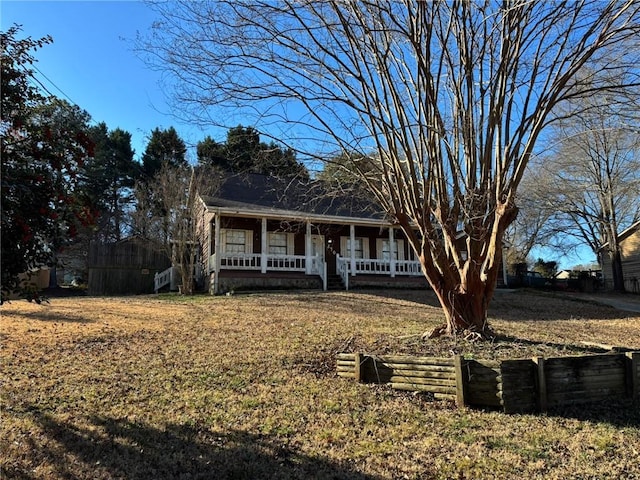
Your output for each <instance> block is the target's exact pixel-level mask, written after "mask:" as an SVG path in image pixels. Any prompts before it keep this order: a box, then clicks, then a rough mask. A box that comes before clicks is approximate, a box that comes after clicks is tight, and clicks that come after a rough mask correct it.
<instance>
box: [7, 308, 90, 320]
mask: <svg viewBox="0 0 640 480" xmlns="http://www.w3.org/2000/svg"><path fill="white" fill-rule="evenodd" d="M81 313H85V312H81ZM2 317H3V318H5V319H12V320H15V319H17V320H19V321H22V320H23V319H24V318H27V319H29V320H37V321H40V322H51V323H94V322H95V320H92V319H90V318H87V316H85V315H83V314H81V315H71V314H68V313H58V312H54V311H52V310H51V309H47V307H46V306H45V308H44V309H42V310H41V311H39V312H12V311H2Z"/></svg>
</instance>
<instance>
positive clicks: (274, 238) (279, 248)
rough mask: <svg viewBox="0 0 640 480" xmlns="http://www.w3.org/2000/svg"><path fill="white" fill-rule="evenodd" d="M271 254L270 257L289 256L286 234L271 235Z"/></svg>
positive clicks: (269, 246)
mask: <svg viewBox="0 0 640 480" xmlns="http://www.w3.org/2000/svg"><path fill="white" fill-rule="evenodd" d="M268 248H269V254H270V255H286V254H287V234H286V233H269V245H268Z"/></svg>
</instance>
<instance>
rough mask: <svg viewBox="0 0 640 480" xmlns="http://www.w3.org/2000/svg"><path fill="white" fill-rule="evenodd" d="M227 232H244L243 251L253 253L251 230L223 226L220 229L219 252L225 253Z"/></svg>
mask: <svg viewBox="0 0 640 480" xmlns="http://www.w3.org/2000/svg"><path fill="white" fill-rule="evenodd" d="M227 232H243V233H244V253H245V254H247V253H253V231H252V230H241V229H238V228H223V229H221V231H220V252H221V253H227Z"/></svg>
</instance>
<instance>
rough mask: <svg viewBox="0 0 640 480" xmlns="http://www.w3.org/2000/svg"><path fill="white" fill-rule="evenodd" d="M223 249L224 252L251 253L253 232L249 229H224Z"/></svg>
mask: <svg viewBox="0 0 640 480" xmlns="http://www.w3.org/2000/svg"><path fill="white" fill-rule="evenodd" d="M221 233H222V239H221V240H222V251H223V252H224V253H250V252H251V248H250V241H251V232H249V231H247V230H233V229H224V230H222V232H221Z"/></svg>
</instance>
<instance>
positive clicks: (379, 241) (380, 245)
mask: <svg viewBox="0 0 640 480" xmlns="http://www.w3.org/2000/svg"><path fill="white" fill-rule="evenodd" d="M388 241H389V239H388V238H376V258H378V259H379V260H382V259H383V258H384V242H388ZM394 243H395V244H396V247H397V249H398V256H397V257H396V258H394V260H399V261H402V260H404V258H405V257H404V240H403V239H396V241H395V242H394Z"/></svg>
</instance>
